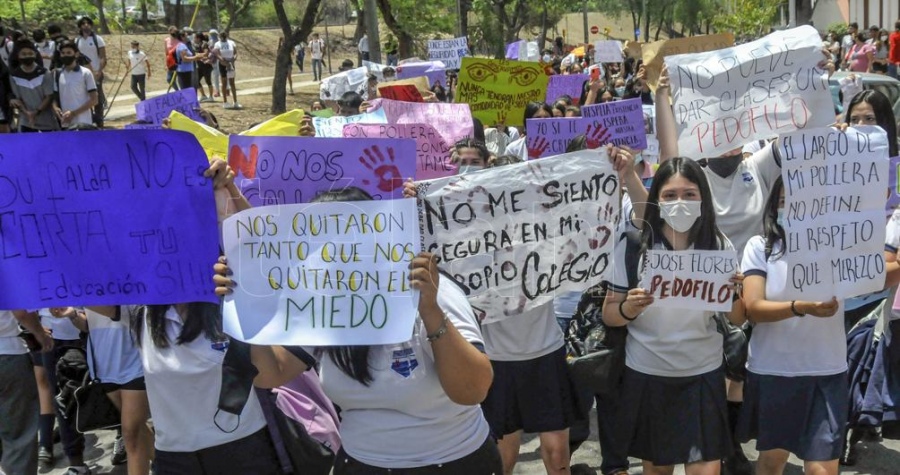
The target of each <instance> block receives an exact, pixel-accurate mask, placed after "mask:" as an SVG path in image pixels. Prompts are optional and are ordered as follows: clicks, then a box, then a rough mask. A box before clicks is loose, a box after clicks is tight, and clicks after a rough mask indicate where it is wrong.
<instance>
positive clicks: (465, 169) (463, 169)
mask: <svg viewBox="0 0 900 475" xmlns="http://www.w3.org/2000/svg"><path fill="white" fill-rule="evenodd" d="M482 169H484V167H483V166H481V165H461V166H460V167H459V172H458V173H457V174H458V175H465V174H467V173H472V172H477V171H479V170H482Z"/></svg>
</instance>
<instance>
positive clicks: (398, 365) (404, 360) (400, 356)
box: [391, 348, 419, 378]
mask: <svg viewBox="0 0 900 475" xmlns="http://www.w3.org/2000/svg"><path fill="white" fill-rule="evenodd" d="M418 367H419V360H417V359H416V352H415V351H414V350H413V349H412V348H403V349H400V350H394V356H393V358H392V362H391V369H392V370H394V371H395V372H396V373H397V374H399V375H400V376H403V377H404V378H408V377H409V376H410V375H411V374H412V372H413V370H415V369H416V368H418Z"/></svg>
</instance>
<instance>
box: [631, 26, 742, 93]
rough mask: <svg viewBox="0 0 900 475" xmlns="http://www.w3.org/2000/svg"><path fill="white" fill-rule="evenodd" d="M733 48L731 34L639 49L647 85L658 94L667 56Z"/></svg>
mask: <svg viewBox="0 0 900 475" xmlns="http://www.w3.org/2000/svg"><path fill="white" fill-rule="evenodd" d="M732 46H734V35H733V34H731V33H719V34H716V35H703V36H690V37H687V38H675V39H671V40H661V41H655V42H653V43H645V44H642V45H640V46H639V49H640V51H641V57H642V58H643V59H644V68H645V70H646V72H647V84H648V85H649V86H650V89H652V90H653V91H654V92H656V84H657V83H658V82H659V74H660V72H661V71H662V67H663V59H665V57H666V56H672V55H676V54H689V53H703V52H706V51H714V50H717V49H722V48H730V47H732Z"/></svg>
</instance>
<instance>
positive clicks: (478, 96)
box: [455, 58, 549, 127]
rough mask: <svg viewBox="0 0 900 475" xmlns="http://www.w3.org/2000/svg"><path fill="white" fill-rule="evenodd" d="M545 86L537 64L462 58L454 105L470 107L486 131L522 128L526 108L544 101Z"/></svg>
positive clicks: (545, 81)
mask: <svg viewBox="0 0 900 475" xmlns="http://www.w3.org/2000/svg"><path fill="white" fill-rule="evenodd" d="M548 82H549V78H548V76H547V74H546V73H545V72H544V69H543V68H542V67H541V65H540V64H539V63H526V62H521V61H508V60H505V59H483V58H463V62H462V69H460V71H459V84H458V85H457V87H456V98H455V101H456V102H457V103H466V104H469V107H470V108H471V110H472V115H473V116H474V117H477V118H478V119H480V120H481V122H482V123H483V124H484V125H485V127H490V126H493V125H494V124H501V123H502V124H506V125H512V126H516V125H525V124H524V121H525V105H526V104H528V103H529V102H532V101H543V100H544V97H545V96H546V93H547V83H548Z"/></svg>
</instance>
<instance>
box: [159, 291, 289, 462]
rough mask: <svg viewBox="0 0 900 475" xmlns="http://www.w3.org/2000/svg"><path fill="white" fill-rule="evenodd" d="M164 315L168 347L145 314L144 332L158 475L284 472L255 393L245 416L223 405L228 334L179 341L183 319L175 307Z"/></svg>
mask: <svg viewBox="0 0 900 475" xmlns="http://www.w3.org/2000/svg"><path fill="white" fill-rule="evenodd" d="M165 320H166V321H165V323H166V335H167V336H168V339H169V347H168V348H159V347H157V346H156V345H154V344H153V340H152V338H151V336H150V328H149V325H148V322H147V318H146V316H145V318H144V321H143V331H142V334H141V362H142V364H143V367H144V378H145V380H146V384H147V399H148V401H149V402H150V413H151V414H152V415H153V427H154V429H155V431H156V457H155V464H156V473H157V475H183V474H186V473H191V474H197V475H214V474H220V473H235V474H237V473H240V474H248V475H275V474H279V473H280V469H279V468H278V464H277V456H276V454H275V450H274V448H273V446H272V443H271V439H270V438H269V434H268V432H267V430H266V421H265V418H264V416H263V413H262V408H261V407H260V405H259V400H258V399H257V398H256V393H255V392H253V391H251V392H250V397H249V399H248V401H247V404H246V406H244V409H243V411H242V412H241V414H240V416H235V415H232V414H227V413H223V412H220V411H219V410H218V402H219V393H220V391H221V388H222V362H223V361H224V359H225V350H226V349H227V347H228V345H227V344H226V341H227V339H223V341H212V340H210V339H209V338H207V337H206V336H205V335H204V334H201V335H199V336H198V337H197V338H195V339H194V340H193V341H190V342H185V343H182V344H177V343H176V340H177V338H178V335H179V334H180V333H181V329H182V326H183V324H182V322H181V318H180V317H179V315H178V312H176V311H175V308H174V307H170V308H169V310H168V311H167V312H166V314H165Z"/></svg>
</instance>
